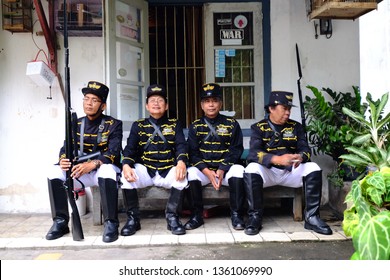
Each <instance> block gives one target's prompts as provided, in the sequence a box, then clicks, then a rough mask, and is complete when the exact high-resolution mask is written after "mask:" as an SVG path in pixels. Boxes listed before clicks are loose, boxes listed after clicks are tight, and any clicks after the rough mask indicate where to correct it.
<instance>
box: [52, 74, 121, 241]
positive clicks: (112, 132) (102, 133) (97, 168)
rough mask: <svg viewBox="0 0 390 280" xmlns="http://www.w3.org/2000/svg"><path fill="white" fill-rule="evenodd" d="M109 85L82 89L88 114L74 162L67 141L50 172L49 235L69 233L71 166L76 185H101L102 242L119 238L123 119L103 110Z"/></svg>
mask: <svg viewBox="0 0 390 280" xmlns="http://www.w3.org/2000/svg"><path fill="white" fill-rule="evenodd" d="M108 92H109V89H108V87H107V86H106V85H104V84H102V83H99V82H95V81H90V82H88V85H87V87H85V88H83V89H82V93H83V95H84V98H83V109H84V113H85V116H84V117H82V118H79V119H78V120H77V137H76V141H77V148H78V155H75V162H74V163H72V162H70V160H69V159H67V158H66V156H65V145H64V146H63V147H62V148H61V150H60V155H59V156H60V160H59V164H56V165H54V167H53V169H52V170H51V172H49V176H48V186H49V198H50V205H51V212H52V217H53V225H52V227H51V228H50V230H49V232H48V233H47V235H46V239H47V240H53V239H57V238H60V237H62V236H63V235H64V234H67V233H69V227H68V222H69V211H68V201H67V193H66V189H65V187H64V181H65V180H66V171H68V170H69V169H70V170H71V173H70V176H71V178H73V179H74V183H75V184H74V185H75V189H77V188H81V187H84V186H92V185H99V189H100V195H101V203H102V208H103V216H104V232H103V242H113V241H115V240H117V239H118V227H119V220H118V189H117V176H118V174H120V172H121V169H120V168H121V163H120V157H121V151H122V135H123V129H122V121H120V120H117V119H114V118H113V117H111V116H107V115H104V114H103V111H104V110H105V109H106V106H107V105H106V101H107V96H108Z"/></svg>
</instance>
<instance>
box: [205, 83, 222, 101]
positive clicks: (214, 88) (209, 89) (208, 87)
mask: <svg viewBox="0 0 390 280" xmlns="http://www.w3.org/2000/svg"><path fill="white" fill-rule="evenodd" d="M208 97H218V98H220V99H222V91H221V87H220V85H218V84H215V83H208V84H204V85H203V86H202V89H201V91H200V100H202V99H204V98H208Z"/></svg>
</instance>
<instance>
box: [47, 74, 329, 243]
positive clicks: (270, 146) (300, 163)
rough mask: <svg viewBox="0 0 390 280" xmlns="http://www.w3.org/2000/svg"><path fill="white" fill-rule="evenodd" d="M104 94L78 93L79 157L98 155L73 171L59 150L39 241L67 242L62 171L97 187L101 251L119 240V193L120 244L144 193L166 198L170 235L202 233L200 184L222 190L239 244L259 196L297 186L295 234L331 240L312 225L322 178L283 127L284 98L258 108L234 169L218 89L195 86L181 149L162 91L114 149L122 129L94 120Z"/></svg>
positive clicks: (255, 222) (237, 147)
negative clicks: (49, 221) (185, 209)
mask: <svg viewBox="0 0 390 280" xmlns="http://www.w3.org/2000/svg"><path fill="white" fill-rule="evenodd" d="M108 92H109V89H108V87H107V86H106V85H104V84H102V83H99V82H95V81H91V82H89V83H88V85H87V87H85V88H83V89H82V93H83V95H84V98H83V109H84V113H85V116H84V117H82V118H79V119H78V130H77V144H78V146H79V149H80V150H79V154H81V155H85V154H86V155H88V154H93V153H97V154H98V155H97V156H96V157H95V158H93V159H92V160H88V161H86V162H83V163H78V164H72V163H71V162H70V161H69V159H67V158H66V156H65V148H64V147H63V148H62V149H61V150H60V160H59V163H58V164H56V165H54V166H53V169H52V171H50V172H49V176H48V186H49V197H50V205H51V211H52V217H53V225H52V227H51V228H50V230H49V232H48V233H47V235H46V239H48V240H53V239H57V238H60V237H61V236H63V235H64V234H67V233H69V227H68V222H69V211H68V203H67V194H66V190H65V186H64V181H65V180H66V172H67V171H69V170H70V176H71V177H72V178H73V179H75V180H74V182H75V186H78V187H81V186H91V185H99V189H100V195H101V205H102V210H103V216H104V232H103V241H104V242H113V241H115V240H117V239H118V236H119V220H118V185H121V188H122V190H123V195H124V200H125V205H126V213H127V221H126V223H125V225H124V226H123V227H122V229H121V231H120V234H121V235H122V236H130V235H133V234H135V233H136V232H137V231H138V230H140V229H141V223H140V209H139V203H138V194H137V189H139V188H144V187H147V186H152V185H153V186H157V187H163V188H167V189H170V195H169V198H168V201H167V205H166V209H165V217H166V221H167V229H168V230H170V231H171V232H172V234H176V235H181V234H185V233H186V230H193V229H196V228H198V227H200V226H202V225H203V224H204V220H203V197H202V189H203V186H205V185H207V184H212V186H213V187H214V188H215V189H216V190H219V189H220V188H221V186H222V185H223V186H228V188H229V193H230V210H231V222H232V226H233V228H234V229H235V230H244V231H245V233H246V234H248V235H255V234H258V233H259V231H260V230H261V228H262V216H263V188H265V187H268V186H273V185H284V186H288V187H293V188H298V187H302V186H303V187H304V190H305V205H306V208H305V214H304V217H305V224H304V227H305V228H306V229H309V230H313V231H315V232H317V233H320V234H332V230H331V229H330V227H329V226H328V225H327V224H326V223H325V222H324V221H323V220H321V219H320V216H319V207H320V202H321V190H322V175H321V169H320V168H319V166H318V165H317V164H316V163H314V162H310V149H309V146H308V143H307V141H306V137H305V132H304V130H303V127H302V125H301V124H300V123H298V122H296V121H294V120H291V119H290V118H289V117H290V111H291V107H292V106H293V103H292V99H293V94H292V93H291V92H285V91H273V92H271V94H270V100H269V103H268V104H267V106H265V109H266V111H267V113H268V117H266V118H265V119H264V120H261V121H259V122H257V123H255V124H253V125H252V126H251V138H250V149H249V155H248V158H247V162H248V163H249V164H248V165H247V166H246V167H244V166H243V165H241V164H240V159H241V155H242V153H243V150H244V148H243V135H242V131H241V128H240V125H239V124H238V122H237V121H236V120H235V119H234V118H232V117H227V116H225V115H223V114H221V113H220V111H221V109H222V106H223V104H222V96H223V94H222V90H221V87H220V86H219V85H218V84H215V83H208V84H205V85H203V86H202V89H201V92H200V100H201V107H202V110H203V113H204V114H203V116H202V117H201V118H199V119H197V120H195V121H194V122H193V123H192V124H191V126H190V127H189V130H188V139H187V140H186V139H185V136H184V133H183V127H182V125H181V124H180V122H178V121H177V120H176V119H173V118H168V117H167V115H166V112H167V110H168V100H167V93H166V91H165V88H164V87H163V86H161V85H157V84H155V85H151V86H149V87H148V89H147V92H146V109H147V111H148V112H149V115H150V116H149V117H148V118H143V119H140V120H138V121H135V122H134V123H133V124H132V127H131V130H130V134H129V136H128V138H127V144H126V147H125V148H124V149H123V150H122V146H121V142H122V135H123V130H122V121H120V120H118V119H115V118H113V117H111V116H107V115H104V114H103V111H104V110H105V109H106V100H107V96H108ZM64 146H65V145H64ZM121 157H122V158H121ZM187 166H188V169H187ZM185 189H188V193H189V198H190V199H189V204H190V207H191V216H190V219H189V220H188V221H187V222H186V223H185V224H184V225H183V224H182V223H181V221H180V219H179V215H180V205H181V201H182V198H183V191H184V190H185ZM246 208H247V209H246ZM245 210H247V216H248V217H247V219H246V221H245V219H244V216H245Z"/></svg>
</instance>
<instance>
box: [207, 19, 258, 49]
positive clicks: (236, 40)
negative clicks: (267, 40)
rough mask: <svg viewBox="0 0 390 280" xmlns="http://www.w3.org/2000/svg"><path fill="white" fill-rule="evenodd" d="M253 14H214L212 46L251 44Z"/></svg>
mask: <svg viewBox="0 0 390 280" xmlns="http://www.w3.org/2000/svg"><path fill="white" fill-rule="evenodd" d="M252 18H253V14H252V13H251V12H248V13H214V45H215V46H237V45H252V44H253V24H252V21H253V20H252Z"/></svg>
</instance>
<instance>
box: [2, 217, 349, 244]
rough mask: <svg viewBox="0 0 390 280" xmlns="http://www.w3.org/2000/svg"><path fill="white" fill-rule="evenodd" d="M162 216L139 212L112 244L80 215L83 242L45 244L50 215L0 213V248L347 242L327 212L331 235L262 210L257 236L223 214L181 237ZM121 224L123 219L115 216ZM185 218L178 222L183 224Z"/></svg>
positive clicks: (338, 223) (67, 237)
mask: <svg viewBox="0 0 390 280" xmlns="http://www.w3.org/2000/svg"><path fill="white" fill-rule="evenodd" d="M161 214H162V213H157V214H156V213H152V212H150V213H149V212H148V213H143V214H142V218H141V227H142V228H141V230H140V231H138V232H137V233H136V234H135V235H132V236H127V237H123V236H120V237H119V239H118V240H117V241H115V242H112V243H104V242H102V237H101V234H102V231H103V226H93V224H92V216H91V214H87V215H85V216H82V217H81V218H82V225H83V231H84V240H83V241H73V238H72V235H71V234H67V235H65V236H64V237H62V238H59V239H57V240H52V241H48V240H46V239H45V235H46V233H47V231H48V229H49V228H50V226H51V224H52V221H51V215H50V214H0V249H12V248H48V247H50V248H59V249H66V248H70V247H71V248H75V247H76V248H77V247H79V248H97V247H131V246H154V245H168V244H174V245H180V244H189V245H196V244H233V243H257V242H294V241H305V240H306V241H335V240H346V239H348V238H347V237H346V236H345V235H344V233H343V231H342V228H341V221H340V220H339V219H337V218H336V217H334V216H333V214H332V212H331V211H329V210H322V211H321V216H322V218H323V219H324V220H326V221H327V223H328V224H329V225H330V226H331V228H332V229H333V232H334V233H333V235H321V234H317V233H315V232H312V231H308V230H305V229H304V227H303V222H294V221H293V219H292V217H291V216H290V215H289V214H286V213H282V214H278V213H276V212H272V211H266V213H265V215H264V219H263V229H262V230H261V231H260V233H259V234H258V235H255V236H248V235H246V234H245V233H244V232H243V231H236V230H234V229H233V228H232V226H231V222H230V217H228V215H226V213H225V214H221V215H218V216H214V217H210V218H207V219H205V225H204V226H202V227H200V228H198V229H196V230H191V231H187V234H185V235H180V236H177V235H172V234H171V233H170V231H168V230H167V228H166V222H165V219H164V218H163V216H162V215H161ZM119 218H120V222H121V225H123V224H124V222H125V220H126V216H125V214H124V213H120V215H119ZM186 219H188V217H183V218H182V219H181V220H182V222H183V223H184V222H185V221H186Z"/></svg>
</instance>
